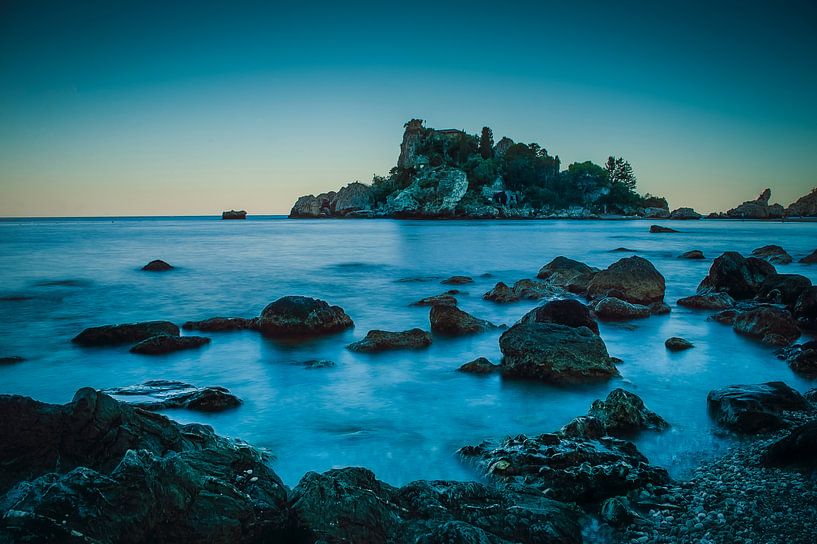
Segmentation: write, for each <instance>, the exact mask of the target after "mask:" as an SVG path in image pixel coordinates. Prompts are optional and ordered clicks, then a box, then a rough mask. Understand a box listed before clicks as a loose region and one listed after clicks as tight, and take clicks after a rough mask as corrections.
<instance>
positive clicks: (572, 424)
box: [558, 416, 607, 438]
mask: <svg viewBox="0 0 817 544" xmlns="http://www.w3.org/2000/svg"><path fill="white" fill-rule="evenodd" d="M558 434H559V435H561V436H567V437H572V438H601V437H602V436H607V429H605V428H604V425H603V424H602V422H601V421H600V420H599V419H598V418H596V417H593V416H578V417H574V418H573V419H571V420H570V421H568V422H567V423H566V424H565V425H564V426H563V427H562V428H561V429H560V430H559V433H558Z"/></svg>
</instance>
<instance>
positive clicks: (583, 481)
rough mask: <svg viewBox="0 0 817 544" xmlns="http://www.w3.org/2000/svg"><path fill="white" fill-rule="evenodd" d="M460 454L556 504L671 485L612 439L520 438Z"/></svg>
mask: <svg viewBox="0 0 817 544" xmlns="http://www.w3.org/2000/svg"><path fill="white" fill-rule="evenodd" d="M459 453H460V454H461V455H462V456H463V457H465V458H467V459H472V460H474V461H475V462H476V463H477V465H478V466H479V467H480V468H481V469H482V470H483V471H484V472H485V473H486V474H487V475H488V476H490V477H492V478H493V479H494V480H496V481H498V482H499V483H501V484H504V485H506V486H508V487H510V488H512V489H513V488H516V486H524V487H526V488H527V487H530V488H534V489H539V490H543V491H547V493H548V496H550V497H552V498H554V499H556V500H560V501H566V502H576V503H578V504H580V505H590V504H593V503H598V502H601V501H603V500H605V499H608V498H610V497H616V496H620V495H626V494H627V493H628V492H630V491H633V490H637V489H641V488H644V487H645V486H647V485H649V484H652V485H660V484H664V483H667V482H668V481H669V476H668V475H667V472H666V471H665V470H664V469H662V468H658V467H655V466H652V465H650V464H649V462H648V460H647V458H646V457H644V456H643V455H642V454H641V453H640V452H639V451H638V449H636V447H635V445H633V444H632V443H631V442H626V441H624V440H620V439H618V438H613V437H602V438H598V439H586V438H581V437H570V436H564V435H561V434H543V435H540V436H537V437H528V436H525V435H519V436H517V437H515V438H508V439H506V440H504V441H502V442H501V443H500V444H498V445H497V446H496V447H493V446H491V445H489V444H480V445H479V446H466V447H464V448H462V449H460V450H459Z"/></svg>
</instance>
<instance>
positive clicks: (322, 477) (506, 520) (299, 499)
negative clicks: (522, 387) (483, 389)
mask: <svg viewBox="0 0 817 544" xmlns="http://www.w3.org/2000/svg"><path fill="white" fill-rule="evenodd" d="M290 502H291V505H292V513H293V516H294V518H295V520H296V522H297V524H298V525H300V526H302V527H303V528H304V530H305V532H307V533H308V534H309V535H310V539H309V540H308V541H309V542H313V541H314V542H337V543H340V542H348V543H357V542H360V543H364V542H365V543H372V544H386V543H393V544H415V543H417V544H432V543H443V542H452V543H474V544H477V543H480V544H482V543H485V544H488V543H491V544H505V543H508V544H509V543H511V542H519V543H529V544H574V543H575V544H578V543H580V542H581V541H582V537H581V530H580V528H579V524H578V515H577V512H576V511H575V510H574V509H572V508H570V507H569V506H567V505H565V504H562V503H559V502H556V501H553V500H550V499H547V498H545V496H544V494H542V493H541V492H539V491H535V490H526V489H518V490H511V489H495V488H491V487H488V486H485V485H483V484H480V483H477V482H449V481H440V480H437V481H417V482H412V483H409V484H407V485H405V486H403V487H401V488H395V487H392V486H390V485H388V484H386V483H384V482H381V481H379V480H377V479H376V478H375V476H374V474H373V473H372V472H371V471H370V470H368V469H365V468H343V469H334V470H330V471H327V472H324V473H323V474H317V473H315V472H309V473H307V474H306V475H305V476H304V477H303V479H302V480H301V481H300V483H299V484H298V485H297V486H296V487H295V488H294V489H293V490H292V495H291V501H290ZM521 520H524V522H522V521H521Z"/></svg>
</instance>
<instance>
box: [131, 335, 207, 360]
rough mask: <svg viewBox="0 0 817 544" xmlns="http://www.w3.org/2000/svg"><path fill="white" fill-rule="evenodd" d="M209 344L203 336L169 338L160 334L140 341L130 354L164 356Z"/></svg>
mask: <svg viewBox="0 0 817 544" xmlns="http://www.w3.org/2000/svg"><path fill="white" fill-rule="evenodd" d="M209 343H210V339H209V338H207V337H205V336H170V335H167V334H160V335H158V336H153V337H151V338H148V339H146V340H142V341H141V342H139V343H138V344H136V345H135V346H133V347H132V348H130V352H131V353H139V354H141V355H164V354H165V353H171V352H174V351H181V350H185V349H195V348H200V347H201V346H203V345H205V344H209Z"/></svg>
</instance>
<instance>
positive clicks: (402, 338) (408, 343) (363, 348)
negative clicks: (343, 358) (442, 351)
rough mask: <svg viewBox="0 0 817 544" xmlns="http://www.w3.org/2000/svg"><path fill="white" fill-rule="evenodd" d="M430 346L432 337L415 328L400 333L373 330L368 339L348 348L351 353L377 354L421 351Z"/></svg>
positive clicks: (367, 336) (367, 335)
mask: <svg viewBox="0 0 817 544" xmlns="http://www.w3.org/2000/svg"><path fill="white" fill-rule="evenodd" d="M430 345H431V335H430V334H429V333H427V332H426V331H424V330H423V329H417V328H415V329H409V330H407V331H400V332H391V331H381V330H376V329H375V330H371V331H369V332H368V333H366V338H364V339H363V340H360V341H358V342H354V343H352V344H349V345H348V346H347V347H348V348H349V350H351V351H358V352H364V353H377V352H380V351H386V350H391V349H421V348H427V347H428V346H430Z"/></svg>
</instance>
